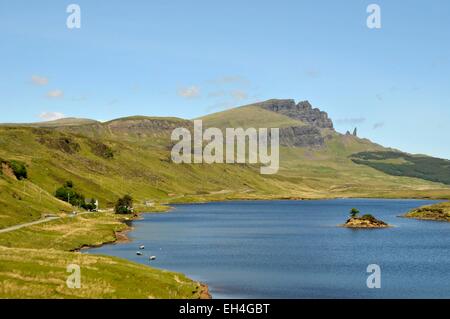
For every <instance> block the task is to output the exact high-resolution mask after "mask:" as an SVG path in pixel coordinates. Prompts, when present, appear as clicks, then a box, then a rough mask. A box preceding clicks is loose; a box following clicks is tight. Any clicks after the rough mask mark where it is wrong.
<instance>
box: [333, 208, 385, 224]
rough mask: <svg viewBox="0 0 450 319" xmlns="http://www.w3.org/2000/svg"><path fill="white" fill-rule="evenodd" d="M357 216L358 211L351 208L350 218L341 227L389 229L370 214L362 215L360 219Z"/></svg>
mask: <svg viewBox="0 0 450 319" xmlns="http://www.w3.org/2000/svg"><path fill="white" fill-rule="evenodd" d="M358 215H359V210H357V209H356V208H352V210H351V211H350V218H349V219H348V220H347V222H346V223H345V224H344V225H342V227H347V228H387V227H391V226H390V225H389V224H387V223H385V222H384V221H382V220H379V219H376V218H375V217H373V216H372V215H370V214H366V215H363V216H361V217H359V216H358Z"/></svg>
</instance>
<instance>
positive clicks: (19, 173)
mask: <svg viewBox="0 0 450 319" xmlns="http://www.w3.org/2000/svg"><path fill="white" fill-rule="evenodd" d="M8 164H9V166H10V167H11V169H12V171H13V173H14V175H15V176H16V178H17V179H19V180H21V179H26V178H27V177H28V173H27V168H26V167H25V164H24V163H22V162H19V161H14V160H12V161H9V163H8Z"/></svg>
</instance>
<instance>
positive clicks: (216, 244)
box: [89, 199, 450, 298]
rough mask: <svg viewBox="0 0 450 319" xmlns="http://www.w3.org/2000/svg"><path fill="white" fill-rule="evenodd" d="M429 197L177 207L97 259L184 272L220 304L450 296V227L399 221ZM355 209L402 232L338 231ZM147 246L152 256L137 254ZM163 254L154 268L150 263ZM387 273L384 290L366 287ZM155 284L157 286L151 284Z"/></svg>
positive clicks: (150, 217)
mask: <svg viewBox="0 0 450 319" xmlns="http://www.w3.org/2000/svg"><path fill="white" fill-rule="evenodd" d="M431 203H435V201H426V200H384V199H339V200H319V201H239V202H220V203H209V204H193V205H176V206H174V207H175V209H174V210H173V211H172V212H170V213H165V214H144V215H143V219H142V220H139V221H134V222H133V227H134V230H133V231H132V232H130V233H129V237H130V238H131V239H132V242H130V243H123V244H114V245H106V246H103V247H99V248H95V249H90V250H89V253H95V254H106V255H113V256H119V257H123V258H127V259H129V260H132V261H136V262H141V263H144V264H148V265H151V266H153V267H156V268H162V269H168V270H173V271H177V272H182V273H184V274H186V275H187V276H189V277H190V278H193V279H196V280H200V281H202V282H204V283H206V284H207V285H208V286H209V288H210V292H211V294H212V296H213V298H449V297H450V223H444V222H432V221H417V220H412V219H405V218H399V217H398V216H399V215H401V214H404V213H406V212H407V211H409V210H410V209H412V208H415V207H418V206H422V205H427V204H431ZM352 207H356V208H358V209H359V210H361V213H363V214H366V213H371V214H373V215H375V216H376V217H377V218H379V219H382V220H384V221H386V222H388V223H389V224H392V225H394V226H395V227H393V228H389V229H376V230H354V229H353V230H352V229H347V228H342V227H337V225H339V224H342V223H344V222H345V221H346V219H347V217H348V211H349V210H350V209H351V208H352ZM139 245H145V250H144V251H143V253H144V256H137V255H136V251H137V250H139V249H138V246H139ZM150 255H155V256H156V257H157V259H156V260H154V261H149V260H148V256H150ZM369 264H377V265H379V266H380V267H381V288H380V289H369V288H368V287H367V285H366V280H367V277H368V276H369V275H370V274H369V273H367V271H366V270H367V266H368V265H369ZM148 284H149V285H151V283H148Z"/></svg>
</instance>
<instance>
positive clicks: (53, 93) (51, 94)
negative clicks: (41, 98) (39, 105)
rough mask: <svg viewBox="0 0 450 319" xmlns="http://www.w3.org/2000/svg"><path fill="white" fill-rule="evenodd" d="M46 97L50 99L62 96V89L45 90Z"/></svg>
mask: <svg viewBox="0 0 450 319" xmlns="http://www.w3.org/2000/svg"><path fill="white" fill-rule="evenodd" d="M47 97H48V98H51V99H57V98H62V97H64V91H62V90H51V91H49V92H47Z"/></svg>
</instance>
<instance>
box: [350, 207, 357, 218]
mask: <svg viewBox="0 0 450 319" xmlns="http://www.w3.org/2000/svg"><path fill="white" fill-rule="evenodd" d="M358 214H359V210H358V209H356V208H352V209H351V210H350V217H351V218H355V217H356V216H358Z"/></svg>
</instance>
